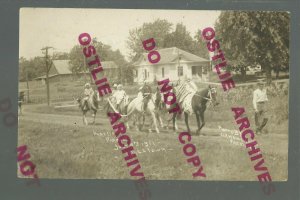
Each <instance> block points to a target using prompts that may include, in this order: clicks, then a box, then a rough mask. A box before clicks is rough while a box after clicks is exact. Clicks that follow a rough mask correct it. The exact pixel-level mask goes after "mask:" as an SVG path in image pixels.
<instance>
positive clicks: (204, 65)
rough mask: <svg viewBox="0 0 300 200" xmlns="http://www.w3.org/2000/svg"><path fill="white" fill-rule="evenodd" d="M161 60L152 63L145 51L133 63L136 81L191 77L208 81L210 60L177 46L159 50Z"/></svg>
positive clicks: (172, 79) (173, 79) (194, 79)
mask: <svg viewBox="0 0 300 200" xmlns="http://www.w3.org/2000/svg"><path fill="white" fill-rule="evenodd" d="M158 52H159V54H160V61H159V62H158V63H156V64H152V63H150V62H149V61H148V54H147V53H144V54H143V55H141V56H140V58H139V59H138V60H137V61H136V62H135V63H134V64H133V65H134V67H135V78H134V82H137V83H141V82H143V80H146V81H148V82H152V81H154V80H162V79H165V78H169V79H170V80H171V81H177V80H179V79H181V80H182V79H185V78H190V79H192V80H193V81H195V82H198V81H208V77H209V71H211V70H210V69H211V68H210V61H209V60H207V59H204V58H201V57H199V56H196V55H194V54H191V53H189V52H186V51H183V50H181V49H179V48H177V47H172V48H165V49H160V50H158Z"/></svg>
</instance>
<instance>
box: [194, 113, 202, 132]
mask: <svg viewBox="0 0 300 200" xmlns="http://www.w3.org/2000/svg"><path fill="white" fill-rule="evenodd" d="M195 114H196V119H197V125H198V130H197V134H199V133H200V129H201V128H200V116H199V113H198V111H196V112H195Z"/></svg>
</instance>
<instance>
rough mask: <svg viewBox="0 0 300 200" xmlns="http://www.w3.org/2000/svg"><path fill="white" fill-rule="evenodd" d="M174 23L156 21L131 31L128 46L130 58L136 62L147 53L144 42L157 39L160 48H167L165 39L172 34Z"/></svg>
mask: <svg viewBox="0 0 300 200" xmlns="http://www.w3.org/2000/svg"><path fill="white" fill-rule="evenodd" d="M171 29H172V23H170V22H168V21H167V20H162V19H156V20H155V21H154V22H150V23H144V24H143V25H142V26H141V27H139V28H135V29H132V30H130V31H129V38H128V40H127V46H128V48H129V50H130V54H129V57H130V59H131V60H135V59H136V58H138V57H140V55H141V54H142V53H143V52H145V50H144V48H143V46H142V41H144V40H146V39H148V38H155V42H156V45H157V46H158V47H164V46H165V39H166V37H167V35H169V34H170V31H171Z"/></svg>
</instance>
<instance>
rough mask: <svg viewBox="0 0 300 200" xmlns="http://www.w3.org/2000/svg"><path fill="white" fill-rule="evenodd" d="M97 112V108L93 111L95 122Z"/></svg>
mask: <svg viewBox="0 0 300 200" xmlns="http://www.w3.org/2000/svg"><path fill="white" fill-rule="evenodd" d="M96 113H97V110H95V111H94V113H93V117H94V118H93V124H95V119H96Z"/></svg>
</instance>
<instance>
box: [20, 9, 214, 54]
mask: <svg viewBox="0 0 300 200" xmlns="http://www.w3.org/2000/svg"><path fill="white" fill-rule="evenodd" d="M219 15H220V11H199V10H153V9H152V10H150V9H148V10H143V9H131V10H128V9H74V8H22V9H21V10H20V38H19V45H20V47H19V57H25V58H27V59H30V58H33V57H35V56H44V55H43V54H42V51H41V49H42V48H43V47H45V46H51V47H54V49H53V50H51V51H49V53H50V55H51V53H53V51H56V52H69V51H70V50H71V48H72V47H73V46H74V45H76V44H79V43H78V36H79V35H80V34H81V33H83V32H87V33H89V34H90V35H91V37H92V38H94V37H96V38H97V39H98V41H101V42H103V43H104V44H108V45H110V46H111V47H112V49H113V50H116V49H119V50H120V51H121V53H122V54H123V55H124V56H125V57H126V58H128V55H129V49H128V48H127V45H126V40H127V39H128V37H129V30H131V29H134V28H138V27H140V26H141V25H143V23H145V22H153V21H154V20H155V19H157V18H160V19H166V20H167V21H169V22H171V23H173V24H174V25H173V30H174V29H175V24H176V23H181V22H182V23H183V24H184V25H185V26H186V28H187V30H188V31H189V32H190V33H191V36H192V37H194V35H195V33H196V31H197V30H198V29H201V30H202V29H204V28H206V27H209V26H210V27H214V24H215V21H216V20H217V18H218V16H219Z"/></svg>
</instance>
